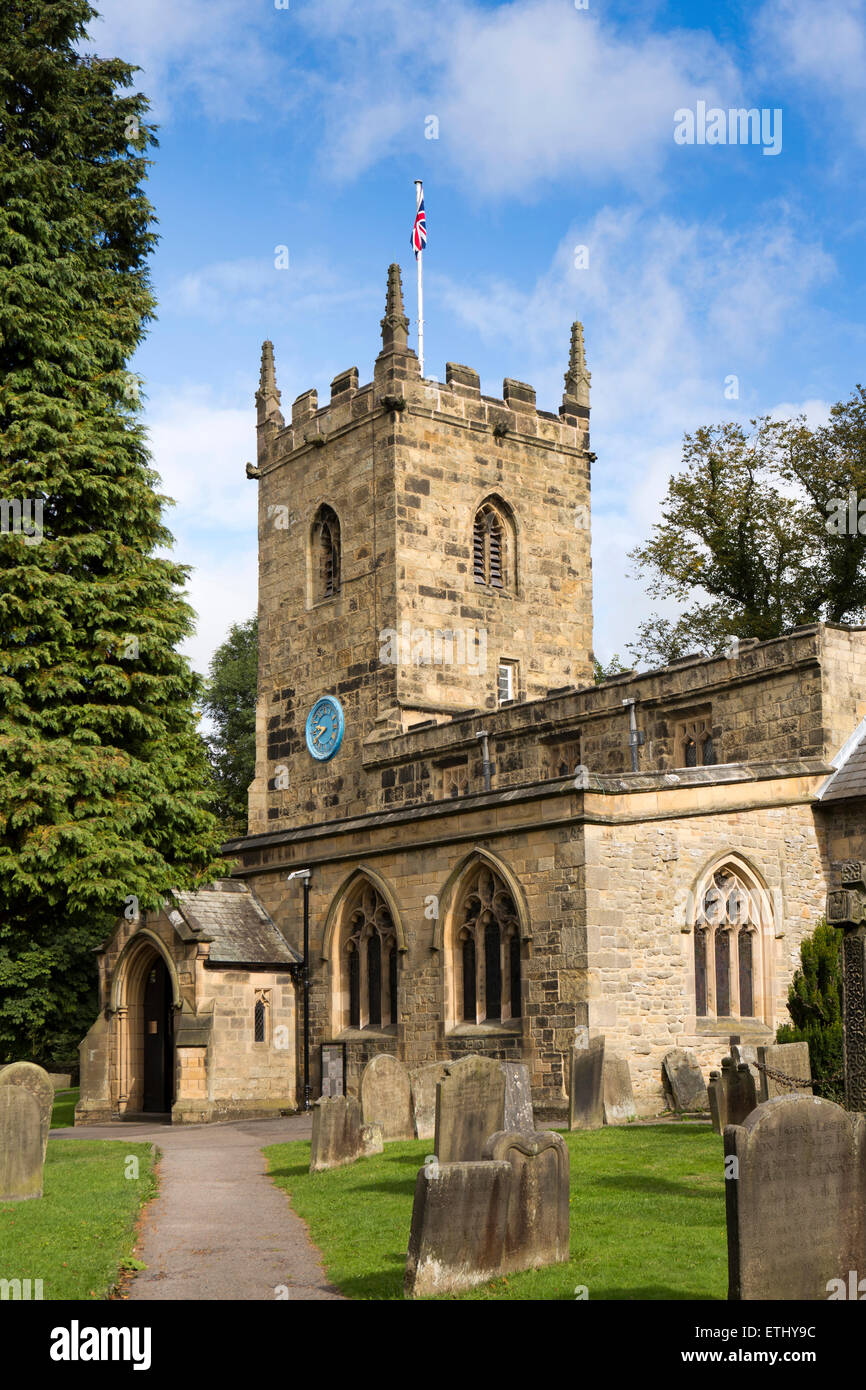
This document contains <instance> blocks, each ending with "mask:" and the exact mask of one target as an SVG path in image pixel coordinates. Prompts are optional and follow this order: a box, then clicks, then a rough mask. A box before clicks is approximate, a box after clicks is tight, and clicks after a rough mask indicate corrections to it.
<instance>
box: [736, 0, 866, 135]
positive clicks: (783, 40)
mask: <svg viewBox="0 0 866 1390" xmlns="http://www.w3.org/2000/svg"><path fill="white" fill-rule="evenodd" d="M755 37H756V46H755V47H756V53H757V55H758V57H759V60H760V59H761V57H762V56H763V55H771V57H770V59H769V60H766V59H765V62H766V67H767V70H768V72H769V73H770V74H772V75H773V76H774V77H778V75H779V73H782V74H784V75H785V76H787V77H793V78H795V79H798V80H799V81H800V82H801V83H802V84H803V86H804V87H812V88H814V89H817V90H819V91H821V92H822V93H823V94H824V95H825V96H826V97H827V98H828V99H829V100H831V101H832V103H833V104H834V106H835V107H836V108H837V110H840V111H841V112H844V118H845V120H846V121H847V122H848V123H849V124H850V125H851V126H852V128H853V129H854V131H855V132H856V134H857V135H858V137H859V138H860V139H861V140H866V111H864V104H863V97H864V94H866V0H821V3H820V4H817V5H816V4H803V3H802V0H768V3H767V4H765V5H764V7H763V9H762V10H760V11H759V14H758V18H757V22H756V32H755ZM805 114H807V115H808V112H806V113H805Z"/></svg>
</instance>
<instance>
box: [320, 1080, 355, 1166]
mask: <svg viewBox="0 0 866 1390" xmlns="http://www.w3.org/2000/svg"><path fill="white" fill-rule="evenodd" d="M360 1157H361V1107H360V1105H359V1104H358V1102H357V1101H356V1100H355V1098H354V1096H322V1098H321V1100H317V1101H316V1103H315V1105H314V1106H313V1142H312V1145H311V1147H310V1172H311V1173H321V1172H322V1171H323V1170H324V1169H326V1168H341V1167H342V1166H343V1165H344V1164H346V1163H354V1162H355V1160H356V1159H357V1158H360Z"/></svg>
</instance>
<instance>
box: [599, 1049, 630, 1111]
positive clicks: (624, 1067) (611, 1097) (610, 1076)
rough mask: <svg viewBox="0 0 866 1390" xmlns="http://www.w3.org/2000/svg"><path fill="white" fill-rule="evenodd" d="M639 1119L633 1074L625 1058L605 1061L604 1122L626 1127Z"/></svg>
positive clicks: (611, 1058)
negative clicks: (631, 1121) (632, 1083)
mask: <svg viewBox="0 0 866 1390" xmlns="http://www.w3.org/2000/svg"><path fill="white" fill-rule="evenodd" d="M636 1119H637V1110H636V1109H635V1104H634V1091H633V1090H632V1086H631V1072H630V1071H629V1069H628V1062H627V1061H626V1059H625V1057H610V1056H608V1057H605V1059H604V1122H605V1124H606V1125H625V1124H628V1122H629V1120H636Z"/></svg>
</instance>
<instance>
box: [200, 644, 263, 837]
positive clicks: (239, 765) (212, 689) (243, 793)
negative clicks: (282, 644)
mask: <svg viewBox="0 0 866 1390" xmlns="http://www.w3.org/2000/svg"><path fill="white" fill-rule="evenodd" d="M258 634H259V625H258V618H248V619H247V621H246V622H245V623H234V624H233V625H232V627H231V628H230V629H229V635H228V637H227V638H226V640H225V641H224V642H223V644H222V646H220V647H218V648H217V650H216V651H215V652H214V655H213V659H212V661H211V664H210V670H209V673H208V681H207V685H206V686H205V695H204V702H203V703H204V709H205V711H206V712H207V713H208V714H209V715H210V717H211V719H212V720H213V723H214V733H213V734H212V735H211V736H210V738H209V739H208V743H209V745H210V755H211V762H212V764H213V768H214V775H215V777H216V780H217V788H218V791H217V800H216V809H217V811H218V813H219V815H220V816H221V817H222V821H223V827H224V830H225V834H226V838H227V839H229V838H231V837H232V836H234V835H245V834H246V832H247V820H248V816H247V791H248V788H249V785H250V783H251V782H252V780H253V777H254V775H255V770H256V684H257V680H258V662H259V640H258Z"/></svg>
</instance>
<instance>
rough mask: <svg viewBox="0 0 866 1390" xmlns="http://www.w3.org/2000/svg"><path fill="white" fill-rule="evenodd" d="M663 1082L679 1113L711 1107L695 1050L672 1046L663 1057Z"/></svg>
mask: <svg viewBox="0 0 866 1390" xmlns="http://www.w3.org/2000/svg"><path fill="white" fill-rule="evenodd" d="M662 1084H663V1086H664V1090H665V1095H666V1096H667V1097H668V1100H669V1103H670V1108H671V1109H672V1110H675V1111H676V1112H677V1114H679V1115H682V1114H685V1113H687V1112H694V1111H696V1110H697V1111H702V1110H708V1109H709V1104H710V1103H709V1100H708V1098H707V1087H706V1083H705V1082H704V1077H703V1073H702V1072H701V1069H700V1067H699V1066H698V1064H697V1060H696V1058H695V1055H694V1053H693V1052H684V1051H683V1050H682V1048H681V1047H672V1048H671V1050H670V1052H666V1053H665V1055H664V1057H663V1059H662Z"/></svg>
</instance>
